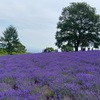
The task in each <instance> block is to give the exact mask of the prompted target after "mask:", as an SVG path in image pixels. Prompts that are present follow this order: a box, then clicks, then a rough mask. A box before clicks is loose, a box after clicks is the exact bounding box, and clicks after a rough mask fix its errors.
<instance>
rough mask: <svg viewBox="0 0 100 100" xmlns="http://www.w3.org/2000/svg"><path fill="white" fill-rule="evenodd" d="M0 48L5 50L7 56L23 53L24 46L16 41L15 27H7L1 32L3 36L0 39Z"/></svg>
mask: <svg viewBox="0 0 100 100" xmlns="http://www.w3.org/2000/svg"><path fill="white" fill-rule="evenodd" d="M0 41H1V48H3V49H4V50H6V52H7V53H8V54H13V53H25V52H26V49H25V46H24V45H22V44H21V42H20V41H19V39H18V33H17V30H16V28H15V27H13V26H9V27H8V28H6V30H5V31H4V32H3V36H2V37H1V38H0Z"/></svg>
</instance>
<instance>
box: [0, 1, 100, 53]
mask: <svg viewBox="0 0 100 100" xmlns="http://www.w3.org/2000/svg"><path fill="white" fill-rule="evenodd" d="M71 2H87V3H88V4H89V5H90V6H92V7H95V8H96V11H97V13H98V14H100V4H99V0H0V36H1V35H2V32H3V31H4V30H5V29H6V28H7V27H9V26H10V25H13V26H14V27H16V29H17V31H18V36H19V39H20V41H21V43H22V44H24V45H25V46H26V49H27V51H28V52H41V51H42V50H43V49H44V48H46V47H54V48H55V49H56V48H57V47H56V46H55V33H56V31H57V29H56V26H57V22H58V21H59V19H58V18H59V16H60V15H61V12H62V8H64V7H67V6H69V4H70V3H71Z"/></svg>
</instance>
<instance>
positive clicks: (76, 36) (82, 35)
mask: <svg viewBox="0 0 100 100" xmlns="http://www.w3.org/2000/svg"><path fill="white" fill-rule="evenodd" d="M55 39H56V45H57V46H58V48H61V47H62V46H63V45H65V44H68V43H69V44H71V45H73V48H74V49H75V51H78V48H79V47H89V46H90V45H91V46H94V47H95V46H96V47H98V46H99V45H100V15H98V14H96V9H95V8H93V7H91V6H90V5H88V4H87V3H85V2H81V3H75V2H74V3H71V4H70V6H68V7H65V8H64V9H63V11H62V14H61V16H60V17H59V22H58V23H57V32H56V36H55Z"/></svg>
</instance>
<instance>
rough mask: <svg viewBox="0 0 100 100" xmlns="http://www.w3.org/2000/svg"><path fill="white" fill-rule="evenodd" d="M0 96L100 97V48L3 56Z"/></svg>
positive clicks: (26, 99)
mask: <svg viewBox="0 0 100 100" xmlns="http://www.w3.org/2000/svg"><path fill="white" fill-rule="evenodd" d="M0 100H100V51H85V52H84V51H83V52H82V51H79V52H68V53H66V52H63V53H38V54H23V55H8V56H1V57H0Z"/></svg>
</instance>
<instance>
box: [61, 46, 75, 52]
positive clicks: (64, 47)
mask: <svg viewBox="0 0 100 100" xmlns="http://www.w3.org/2000/svg"><path fill="white" fill-rule="evenodd" d="M61 51H62V52H68V51H73V46H72V45H71V44H66V45H62V46H61Z"/></svg>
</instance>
